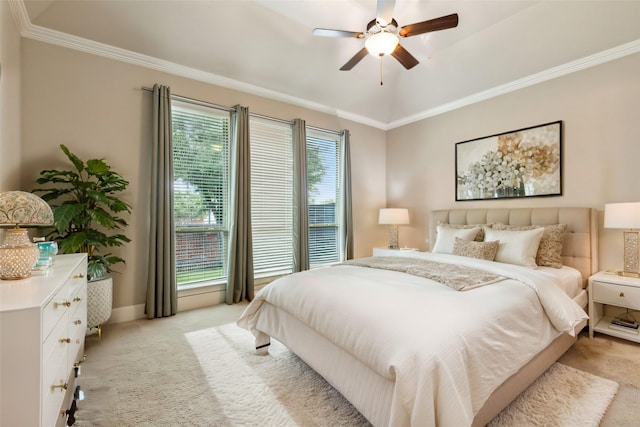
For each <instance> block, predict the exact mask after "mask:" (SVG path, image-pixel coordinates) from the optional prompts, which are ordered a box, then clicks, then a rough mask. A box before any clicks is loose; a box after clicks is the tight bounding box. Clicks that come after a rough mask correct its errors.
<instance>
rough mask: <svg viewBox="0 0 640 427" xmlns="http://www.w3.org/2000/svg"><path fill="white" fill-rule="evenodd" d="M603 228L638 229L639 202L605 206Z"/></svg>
mask: <svg viewBox="0 0 640 427" xmlns="http://www.w3.org/2000/svg"><path fill="white" fill-rule="evenodd" d="M604 228H625V229H632V228H640V202H636V203H607V204H605V205H604Z"/></svg>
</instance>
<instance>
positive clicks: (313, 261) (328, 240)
mask: <svg viewBox="0 0 640 427" xmlns="http://www.w3.org/2000/svg"><path fill="white" fill-rule="evenodd" d="M307 179H308V185H309V264H310V266H311V267H317V266H320V265H324V264H329V263H332V262H338V261H341V260H342V256H341V248H340V239H339V238H338V236H339V231H340V212H341V208H342V200H341V198H340V194H341V184H340V136H339V135H338V134H336V133H335V132H330V131H322V130H318V129H309V128H307Z"/></svg>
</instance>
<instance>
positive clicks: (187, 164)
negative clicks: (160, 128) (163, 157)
mask: <svg viewBox="0 0 640 427" xmlns="http://www.w3.org/2000/svg"><path fill="white" fill-rule="evenodd" d="M171 108H172V126H173V129H172V130H173V169H174V182H173V186H174V221H175V229H176V232H175V233H176V235H175V238H176V254H175V257H176V276H177V282H178V288H185V287H193V286H199V285H204V284H210V283H215V282H219V281H223V280H224V279H225V278H226V262H225V260H226V253H227V251H226V249H227V238H228V227H227V223H228V194H229V162H230V159H229V121H230V116H229V112H225V111H221V110H216V109H214V108H209V107H203V106H197V105H191V104H186V103H182V102H177V101H172V105H171Z"/></svg>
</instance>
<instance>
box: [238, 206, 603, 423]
mask: <svg viewBox="0 0 640 427" xmlns="http://www.w3.org/2000/svg"><path fill="white" fill-rule="evenodd" d="M429 224H430V225H429V227H430V236H436V232H438V233H440V236H439V237H440V239H433V238H432V240H433V242H432V250H433V252H434V253H423V252H408V251H395V252H394V253H395V255H397V256H395V257H372V258H366V259H361V260H354V261H353V262H349V263H345V264H341V265H338V266H331V267H324V268H321V269H315V270H310V271H307V272H302V273H296V274H293V275H289V276H286V277H284V278H281V279H278V280H276V281H274V282H273V283H272V284H270V285H268V286H267V287H265V288H264V289H262V290H261V291H260V292H258V293H257V294H256V298H255V299H254V300H253V301H252V302H251V303H250V304H249V306H248V307H247V309H246V310H245V312H244V313H243V315H242V316H241V318H240V319H239V320H238V324H239V325H240V326H241V327H244V328H246V329H248V330H250V331H251V332H252V333H253V334H254V336H255V337H256V349H257V351H259V352H265V351H268V345H269V342H270V339H271V338H274V339H277V340H278V341H280V342H282V343H283V344H285V345H286V346H287V347H289V348H290V349H291V350H292V351H293V352H294V353H296V354H297V355H298V356H299V357H300V358H301V359H303V360H304V361H305V362H306V363H307V364H308V365H309V366H311V367H312V368H313V369H314V370H316V371H317V372H318V373H319V374H321V375H322V376H323V377H324V378H325V379H326V380H327V381H328V382H329V383H330V384H331V385H332V386H333V387H335V388H336V389H337V390H338V391H340V392H341V393H342V394H343V395H344V396H345V397H346V398H347V399H348V400H349V401H350V402H351V403H352V404H353V405H354V406H355V407H356V408H357V409H358V410H359V411H360V412H361V413H362V414H363V415H364V416H365V417H366V418H367V419H368V420H369V421H370V422H371V423H372V424H373V425H376V426H383V425H389V426H405V425H406V426H408V425H415V426H428V425H441V426H447V425H455V426H461V425H472V426H482V425H485V424H486V423H488V422H489V421H490V420H491V419H492V418H493V417H494V416H495V415H497V414H498V413H499V412H500V411H501V410H502V409H503V408H505V407H506V406H507V405H508V404H509V403H510V402H511V401H512V400H513V399H514V398H515V397H516V396H517V395H518V394H519V393H520V392H521V391H523V390H524V389H525V388H526V387H527V386H528V385H529V384H531V383H532V382H533V381H534V380H535V379H536V378H537V377H538V376H539V375H541V374H542V373H543V372H544V371H545V370H546V369H547V368H548V367H549V366H550V365H551V364H552V363H553V362H554V361H555V360H557V359H558V358H559V357H560V356H561V355H562V354H563V353H564V352H565V351H566V350H567V349H568V348H569V347H570V346H571V345H572V344H573V343H574V342H575V340H576V335H577V333H578V332H579V331H580V330H581V329H582V328H583V327H584V326H585V324H586V319H587V316H586V313H585V312H584V310H583V308H584V307H586V301H587V298H586V292H585V290H584V287H585V285H586V283H587V278H588V277H589V276H590V275H591V274H592V273H593V272H595V271H596V270H597V256H596V254H597V250H596V249H597V218H596V211H594V210H592V209H589V208H571V207H561V208H531V209H527V208H517V209H507V208H505V209H455V210H437V211H432V212H431V213H430V216H429ZM488 224H491V225H492V227H488V226H487V225H488ZM494 224H500V225H501V226H502V227H504V228H506V230H505V229H504V228H500V227H497V228H496V231H492V228H493V226H494ZM559 224H561V225H563V227H564V225H566V232H565V233H564V234H563V235H562V245H561V254H560V253H559V254H557V255H558V256H559V257H560V259H561V263H562V266H557V267H561V268H555V267H541V268H530V267H526V266H523V265H516V264H511V263H508V262H495V261H487V260H484V259H478V258H475V257H470V256H460V255H454V254H451V253H450V251H446V250H445V251H444V252H443V251H442V247H439V245H440V244H442V243H443V242H444V241H445V236H449V234H451V235H454V234H455V236H456V237H457V238H456V239H455V241H454V243H455V244H456V245H458V243H459V244H460V246H461V247H463V248H469V247H471V248H477V247H479V246H482V247H483V248H487V247H489V246H491V247H495V245H494V244H493V243H492V242H495V241H491V242H486V244H485V243H480V242H479V244H477V245H476V243H471V242H472V241H474V240H477V235H474V236H473V237H472V238H469V237H468V236H470V235H471V234H472V233H471V232H472V231H474V230H475V229H476V228H477V227H478V225H485V226H486V227H487V228H483V232H485V233H486V236H485V237H492V236H493V237H495V236H501V237H502V238H503V241H504V242H509V239H512V238H513V239H515V240H513V241H514V242H516V243H517V242H520V241H521V240H522V239H523V238H524V237H526V238H527V241H529V240H530V238H531V236H532V235H535V236H539V235H542V231H540V230H542V228H540V227H542V226H545V228H544V230H545V232H546V230H547V227H549V228H552V227H555V226H557V225H559ZM530 226H536V228H531V227H530ZM452 230H455V231H452ZM465 233H466V234H465ZM462 234H465V237H464V238H459V237H458V236H459V235H462ZM467 235H468V236H467ZM523 236H524V237H523ZM535 236H534V237H533V239H534V240H535V239H536V237H535ZM537 238H538V239H540V237H537ZM447 239H448V237H447ZM518 239H520V240H518ZM462 240H464V242H463V241H462ZM482 240H483V239H482ZM538 242H539V240H538ZM449 243H451V242H449ZM525 246H526V245H524V246H523V247H525ZM536 246H537V244H536ZM505 248H510V249H512V250H508V251H505V250H504V249H505ZM517 248H518V246H514V245H513V244H511V243H509V245H507V246H505V245H502V246H500V249H498V250H499V251H501V253H500V256H501V257H503V258H504V257H510V256H512V254H513V253H515V252H517V251H516V250H515V249H517ZM448 249H449V250H450V248H448ZM456 253H460V252H459V251H458V248H457V247H456ZM525 258H526V257H525ZM523 259H524V258H523ZM536 260H537V259H536ZM529 261H530V260H529ZM367 263H372V264H374V265H365V264H367ZM433 263H437V264H433ZM425 265H426V266H427V267H434V266H435V267H436V268H435V269H432V268H426V267H424V266H425ZM423 267H424V268H423ZM416 271H417V272H418V273H416ZM555 271H557V272H558V274H556V272H555ZM561 272H562V273H561ZM436 277H437V278H438V279H436ZM463 279H464V280H463ZM436 280H439V281H442V283H444V284H440V283H437V282H436ZM572 282H573V283H574V284H575V283H577V285H571V283H572ZM561 283H565V284H566V283H568V284H569V285H567V286H566V287H565V288H564V290H563V287H562V286H560V284H561ZM563 286H564V285H563Z"/></svg>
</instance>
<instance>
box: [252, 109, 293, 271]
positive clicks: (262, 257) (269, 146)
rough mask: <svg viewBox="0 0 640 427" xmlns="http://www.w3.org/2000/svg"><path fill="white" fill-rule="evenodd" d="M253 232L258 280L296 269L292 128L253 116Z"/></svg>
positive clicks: (254, 260) (285, 124)
mask: <svg viewBox="0 0 640 427" xmlns="http://www.w3.org/2000/svg"><path fill="white" fill-rule="evenodd" d="M249 132H250V134H251V229H252V233H253V236H252V239H253V269H254V275H255V277H256V278H261V277H269V276H277V275H281V274H287V273H291V271H292V270H293V268H292V262H293V135H292V131H291V125H290V124H289V123H282V122H280V121H276V120H270V119H265V118H259V117H251V118H250V120H249Z"/></svg>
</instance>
